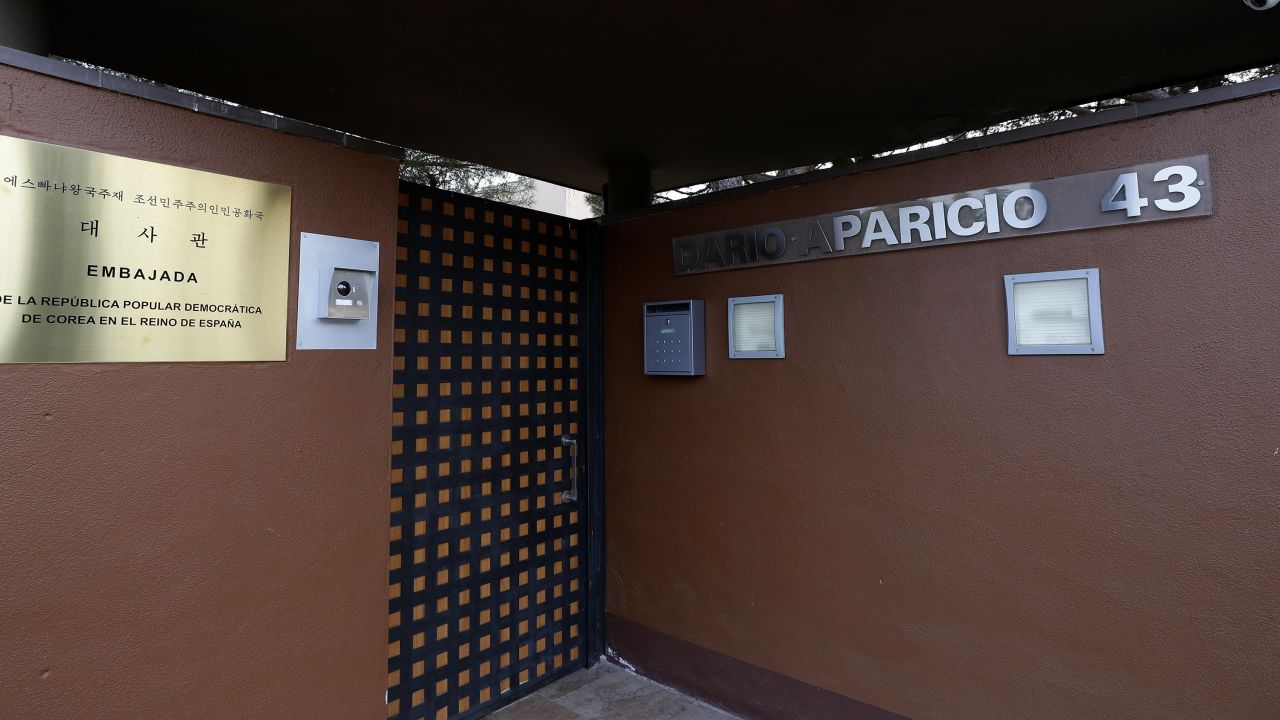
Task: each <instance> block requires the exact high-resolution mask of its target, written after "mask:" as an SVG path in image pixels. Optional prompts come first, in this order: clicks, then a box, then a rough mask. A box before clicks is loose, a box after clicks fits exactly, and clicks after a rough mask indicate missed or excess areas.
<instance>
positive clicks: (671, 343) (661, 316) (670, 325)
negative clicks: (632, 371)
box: [644, 300, 707, 375]
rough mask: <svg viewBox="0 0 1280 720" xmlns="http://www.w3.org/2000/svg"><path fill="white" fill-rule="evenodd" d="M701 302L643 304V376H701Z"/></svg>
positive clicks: (703, 348) (703, 354) (703, 368)
mask: <svg viewBox="0 0 1280 720" xmlns="http://www.w3.org/2000/svg"><path fill="white" fill-rule="evenodd" d="M706 373H707V363H706V339H705V337H704V331H703V319H702V301H701V300H669V301H667V302H652V303H645V305H644V374H645V375H705V374H706Z"/></svg>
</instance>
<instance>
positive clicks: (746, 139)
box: [35, 0, 1280, 192]
mask: <svg viewBox="0 0 1280 720" xmlns="http://www.w3.org/2000/svg"><path fill="white" fill-rule="evenodd" d="M41 6H44V7H45V9H44V10H40V11H38V12H43V13H45V18H44V29H45V38H44V40H45V48H44V49H46V50H47V51H49V52H51V53H53V54H56V55H61V56H64V57H69V58H74V59H79V60H84V61H88V62H91V63H95V64H99V65H103V66H106V67H109V68H113V69H116V70H120V71H124V72H128V73H132V74H136V75H140V76H143V77H146V78H149V79H152V80H155V81H158V82H162V83H167V84H170V85H174V86H177V87H181V88H186V89H189V90H194V91H197V92H200V93H204V94H208V95H212V96H215V97H218V98H222V99H225V100H230V101H232V102H236V103H241V104H244V105H248V106H252V107H256V108H261V109H264V110H268V111H271V112H274V113H279V114H282V115H285V116H289V117H294V118H297V119H300V120H305V121H308V122H311V123H316V124H319V125H324V126H327V127H331V128H335V129H338V130H343V131H346V132H350V133H355V134H359V135H363V136H365V137H369V138H372V139H375V140H381V141H385V142H390V143H394V144H397V145H401V146H405V147H409V148H417V149H422V150H427V151H430V152H434V153H438V154H442V155H446V156H450V157H455V158H459V159H465V160H470V161H475V162H480V163H485V164H488V165H492V166H495V167H499V168H503V169H506V170H510V171H513V172H518V173H522V174H526V175H530V176H533V177H538V178H542V179H545V180H550V181H553V182H556V183H560V184H563V185H568V186H570V187H575V188H580V189H584V190H590V191H594V192H598V191H599V190H600V188H601V186H602V185H603V184H604V183H605V182H606V180H607V179H608V172H609V167H610V166H611V165H620V164H630V165H632V166H634V164H635V163H640V164H641V165H643V164H645V163H647V164H648V165H649V166H650V167H651V168H652V174H653V185H654V186H655V187H656V188H657V189H666V188H672V187H680V186H685V185H689V184H693V183H697V182H701V181H706V180H711V179H717V178H722V177H729V176H733V175H738V174H743V173H748V172H757V171H762V170H770V169H777V168H784V167H794V166H798V165H804V164H809V163H815V162H822V161H827V160H832V159H834V158H838V157H849V156H866V155H869V154H872V153H875V152H879V151H884V150H889V149H895V148H899V147H904V146H907V145H911V144H914V143H918V142H921V141H925V140H929V139H933V138H936V137H938V136H941V135H945V134H951V133H955V132H958V131H961V130H965V129H972V128H978V127H984V126H987V125H990V124H992V123H995V122H998V121H1002V120H1006V119H1010V118H1014V117H1020V116H1023V115H1027V114H1030V113H1035V112H1040V111H1044V110H1048V109H1055V108H1061V107H1065V106H1069V105H1074V104H1076V103H1080V102H1084V101H1089V100H1094V99H1099V98H1106V97H1115V96H1118V95H1123V94H1126V93H1130V92H1133V91H1138V90H1145V89H1149V88H1153V87H1159V86H1164V85H1169V84H1172V83H1175V82H1182V81H1187V80H1192V79H1196V78H1200V77H1204V76H1209V75H1214V74H1220V73H1224V72H1228V71H1235V70H1240V69H1244V68H1250V67H1255V66H1258V65H1263V64H1267V63H1270V62H1276V61H1277V60H1280V9H1277V10H1275V11H1269V12H1257V11H1254V10H1251V9H1249V8H1248V7H1246V5H1245V3H1244V2H1242V0H1163V1H1160V0H1136V1H1135V0H1130V1H1129V2H1116V1H1115V0H1110V1H1108V2H1101V1H1098V0H1073V1H1070V2H1057V3H1054V2H1035V3H1011V2H987V3H959V2H942V1H939V0H918V1H916V2H893V3H880V2H876V3H871V2H866V3H855V2H847V1H846V2H835V3H803V2H801V3H797V2H779V1H778V0H737V1H736V2H695V1H693V0H685V1H684V2H634V3H622V2H608V1H606V0H581V1H579V0H574V1H566V2H541V3H529V2H520V3H516V2H483V1H479V0H473V1H472V2H445V1H443V0H441V1H439V2H389V1H387V0H366V1H365V2H359V3H355V2H326V1H323V0H321V1H317V2H307V3H290V2H275V3H271V2H262V1H261V0H257V1H256V2H248V1H246V0H220V2H216V3H214V2H204V1H202V0H183V1H180V2H165V1H160V0H139V1H135V2H130V3H124V4H121V3H100V4H99V3H91V4H77V5H76V6H74V7H72V6H67V7H65V8H63V9H55V8H56V7H57V4H56V3H39V4H38V5H36V6H35V7H41Z"/></svg>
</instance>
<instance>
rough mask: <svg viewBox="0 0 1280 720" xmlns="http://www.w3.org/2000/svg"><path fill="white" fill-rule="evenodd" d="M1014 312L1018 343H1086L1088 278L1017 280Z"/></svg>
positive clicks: (1088, 337)
mask: <svg viewBox="0 0 1280 720" xmlns="http://www.w3.org/2000/svg"><path fill="white" fill-rule="evenodd" d="M1013 315H1014V327H1015V329H1016V335H1017V344H1018V345H1031V346H1035V345H1088V344H1089V343H1090V342H1092V337H1091V336H1090V330H1089V327H1090V325H1089V281H1088V280H1087V279H1085V278H1071V279H1067V280H1040V281H1035V282H1016V283H1014V285H1013Z"/></svg>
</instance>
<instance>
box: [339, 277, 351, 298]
mask: <svg viewBox="0 0 1280 720" xmlns="http://www.w3.org/2000/svg"><path fill="white" fill-rule="evenodd" d="M338 294H339V295H341V296H342V297H346V296H348V295H350V294H351V283H349V282H347V281H346V280H343V281H342V282H340V283H338Z"/></svg>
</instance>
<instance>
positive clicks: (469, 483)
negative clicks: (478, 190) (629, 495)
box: [387, 183, 589, 720]
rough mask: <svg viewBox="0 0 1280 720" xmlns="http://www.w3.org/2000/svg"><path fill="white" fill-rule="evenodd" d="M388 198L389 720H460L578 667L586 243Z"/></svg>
mask: <svg viewBox="0 0 1280 720" xmlns="http://www.w3.org/2000/svg"><path fill="white" fill-rule="evenodd" d="M400 193H401V194H400V227H399V236H398V243H397V247H396V294H395V385H394V400H393V407H392V411H393V427H394V430H393V437H392V485H391V488H392V498H391V502H392V507H391V557H390V560H391V564H390V588H389V590H390V618H389V625H390V628H389V641H390V645H389V649H388V656H389V659H388V663H387V664H388V670H389V678H388V690H389V692H388V716H389V717H395V718H405V719H406V720H407V719H409V718H413V719H414V720H417V719H419V718H425V719H426V720H445V719H446V718H458V719H462V718H472V717H477V716H479V715H483V714H485V713H487V712H488V711H490V710H492V709H494V708H496V707H499V706H501V705H505V704H506V703H508V702H510V701H512V700H514V699H516V698H517V697H520V696H522V695H524V694H527V693H528V692H530V691H532V690H533V689H535V688H536V687H538V686H541V685H543V684H545V683H546V682H549V681H550V680H552V679H554V678H556V677H559V676H560V675H563V674H566V673H567V672H569V671H570V670H573V669H575V668H578V667H582V666H583V665H584V664H585V661H586V659H587V644H586V634H587V631H588V627H587V620H586V610H587V605H588V603H587V596H586V592H587V579H586V570H587V558H586V549H587V545H588V537H587V529H586V521H587V518H588V514H589V513H588V511H587V508H588V505H587V504H586V503H585V502H584V501H583V500H579V501H577V502H567V501H565V500H564V498H563V495H562V493H563V492H564V491H565V490H567V489H569V485H570V473H569V470H570V465H571V462H570V452H569V449H568V448H567V447H565V446H562V445H561V442H560V437H561V436H562V435H566V434H567V435H570V436H573V437H575V438H578V439H580V440H582V441H583V442H582V445H583V447H584V448H585V445H586V443H585V439H586V438H585V434H584V432H583V429H584V425H585V422H586V417H587V398H586V388H587V374H586V364H587V363H586V360H587V351H586V345H587V343H586V328H587V320H586V311H587V293H586V286H585V278H584V270H585V267H586V265H585V253H584V247H583V242H584V240H585V234H586V233H585V232H584V230H587V229H588V228H585V227H583V226H580V225H578V224H577V223H575V222H574V221H570V220H568V219H565V218H558V217H555V216H551V215H545V214H542V213H536V212H532V211H529V210H525V209H523V208H516V207H511V206H507V205H502V204H498V203H492V202H488V201H484V200H480V199H477V198H471V197H467V196H463V195H457V194H453V193H447V192H442V191H438V190H433V189H431V188H425V187H421V186H417V185H411V184H407V183H406V184H403V185H402V186H401V189H400ZM579 466H580V467H582V468H585V462H582V461H580V463H579ZM584 479H585V476H584ZM580 484H581V485H582V492H583V494H584V495H585V494H586V492H587V488H586V484H585V483H580Z"/></svg>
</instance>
